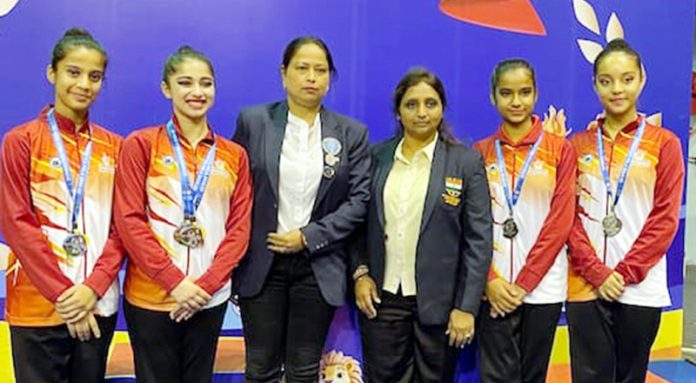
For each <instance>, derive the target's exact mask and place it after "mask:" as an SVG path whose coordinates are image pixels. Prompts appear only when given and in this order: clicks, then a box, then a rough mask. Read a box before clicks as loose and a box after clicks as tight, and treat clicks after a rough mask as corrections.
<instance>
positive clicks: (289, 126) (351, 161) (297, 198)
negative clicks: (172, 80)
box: [232, 37, 370, 383]
mask: <svg viewBox="0 0 696 383" xmlns="http://www.w3.org/2000/svg"><path fill="white" fill-rule="evenodd" d="M334 73H335V68H334V64H333V60H332V57H331V53H330V52H329V49H328V47H327V46H326V44H324V42H323V41H321V40H320V39H317V38H314V37H299V38H297V39H295V40H293V41H292V42H290V44H289V45H288V46H287V48H286V49H285V53H284V55H283V63H282V66H281V75H282V79H283V87H284V89H285V91H286V94H287V99H286V100H285V101H282V102H276V103H272V104H267V105H261V106H255V107H251V108H247V109H244V110H242V112H241V113H240V115H239V118H238V120H237V131H236V133H235V135H234V138H233V139H234V140H235V141H236V142H238V143H240V144H241V145H242V146H244V147H245V148H246V150H247V152H248V154H249V158H250V163H251V170H252V175H253V183H254V207H253V212H252V232H251V242H250V245H249V250H248V253H247V255H246V257H245V258H244V260H243V262H242V264H241V265H240V267H239V268H238V269H237V270H236V271H235V273H234V275H233V278H232V279H233V283H234V285H235V286H236V291H237V292H238V294H239V303H240V308H241V314H242V323H243V326H244V341H245V345H246V371H245V380H246V382H276V381H278V380H279V379H280V376H281V372H282V371H284V373H285V378H286V380H287V381H288V382H291V383H294V382H316V380H317V377H318V370H319V360H320V358H321V352H322V349H323V346H324V341H325V339H326V335H327V332H328V329H329V325H330V324H331V320H332V318H333V313H334V310H335V307H336V306H340V305H342V304H343V303H344V299H345V298H344V297H345V290H346V275H347V258H348V255H347V251H346V245H347V243H348V240H347V239H348V237H349V236H350V235H351V234H352V233H353V231H354V229H355V228H356V227H357V226H358V225H360V224H361V223H362V222H363V221H364V218H365V215H366V212H367V204H368V202H369V196H370V195H369V184H370V182H369V171H370V156H369V143H368V139H367V129H366V128H365V126H364V125H362V124H361V123H359V122H357V121H354V120H352V119H350V118H347V117H345V116H341V115H339V114H337V113H334V112H332V111H330V110H327V109H326V108H323V107H322V101H323V98H324V96H325V95H326V92H327V91H328V89H329V83H330V80H331V76H332V75H334Z"/></svg>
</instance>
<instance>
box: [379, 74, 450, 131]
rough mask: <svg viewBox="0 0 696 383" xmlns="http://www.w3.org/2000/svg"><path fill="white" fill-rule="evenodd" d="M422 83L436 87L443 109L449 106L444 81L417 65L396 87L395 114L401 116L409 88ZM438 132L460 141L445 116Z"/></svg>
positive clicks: (401, 129)
mask: <svg viewBox="0 0 696 383" xmlns="http://www.w3.org/2000/svg"><path fill="white" fill-rule="evenodd" d="M420 83H426V84H428V85H430V86H431V87H432V88H433V89H435V92H437V94H438V96H439V97H440V102H441V103H442V109H443V110H444V109H445V108H447V97H446V96H445V86H444V85H442V81H440V79H439V78H438V77H437V76H436V75H435V74H434V73H433V72H431V71H429V70H428V69H426V68H422V67H417V68H413V69H411V70H409V71H408V72H407V73H406V74H405V75H404V77H402V78H401V80H400V81H399V83H398V84H397V85H396V89H394V95H393V96H392V108H393V112H394V115H395V116H396V117H397V118H398V117H399V106H400V105H401V101H402V100H403V98H404V95H405V94H406V92H407V91H408V90H409V88H411V87H413V86H416V85H418V84H420ZM398 129H399V132H402V131H403V126H401V122H399V127H398ZM437 131H438V133H440V136H441V137H442V138H443V139H444V140H445V141H446V142H449V143H455V142H458V141H457V139H456V138H455V137H454V135H452V132H451V130H450V127H449V125H448V124H447V123H446V122H445V119H444V118H443V119H442V121H440V125H438V127H437Z"/></svg>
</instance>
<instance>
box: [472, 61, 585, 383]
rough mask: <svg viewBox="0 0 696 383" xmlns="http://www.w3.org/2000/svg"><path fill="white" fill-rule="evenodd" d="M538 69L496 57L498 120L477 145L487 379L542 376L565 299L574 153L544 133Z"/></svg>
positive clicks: (482, 331) (483, 376)
mask: <svg viewBox="0 0 696 383" xmlns="http://www.w3.org/2000/svg"><path fill="white" fill-rule="evenodd" d="M536 100H537V89H536V81H535V76H534V70H533V68H532V67H531V66H530V65H529V63H527V62H526V61H524V60H520V59H511V60H505V61H503V62H501V63H499V64H498V65H497V66H496V68H495V70H494V71H493V78H492V81H491V101H492V102H493V104H494V105H495V107H496V109H497V110H498V113H499V114H500V116H501V117H502V119H503V123H502V124H501V126H500V128H499V129H498V131H497V132H496V133H495V134H493V135H492V136H490V137H488V138H486V139H484V140H482V141H480V142H478V143H476V147H477V148H478V150H480V151H481V153H482V154H483V158H484V161H485V165H486V172H487V175H488V183H489V186H490V191H491V199H492V203H491V205H492V212H493V222H494V225H493V262H492V266H491V271H490V273H489V277H488V282H487V284H486V291H485V299H486V301H485V302H484V303H483V305H482V307H481V313H480V315H479V321H478V330H477V332H478V335H479V337H478V345H479V354H480V372H481V380H482V381H483V382H543V381H544V380H545V379H546V370H547V368H548V362H549V357H550V354H551V347H552V345H553V339H554V335H555V331H556V324H557V322H558V318H559V316H560V313H561V305H562V303H563V301H564V300H565V298H566V281H567V258H566V254H565V250H564V248H563V247H564V245H565V243H566V240H567V237H568V233H569V231H570V225H568V224H567V223H568V222H570V221H571V220H572V218H573V212H574V208H575V193H574V190H575V154H574V151H573V148H572V146H571V145H570V143H569V142H568V141H567V140H565V139H564V138H562V137H558V136H556V135H555V134H552V133H547V132H544V130H543V129H542V125H541V121H540V119H539V117H538V116H536V115H534V114H533V112H534V105H535V103H536Z"/></svg>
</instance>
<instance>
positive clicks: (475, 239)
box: [352, 137, 493, 325]
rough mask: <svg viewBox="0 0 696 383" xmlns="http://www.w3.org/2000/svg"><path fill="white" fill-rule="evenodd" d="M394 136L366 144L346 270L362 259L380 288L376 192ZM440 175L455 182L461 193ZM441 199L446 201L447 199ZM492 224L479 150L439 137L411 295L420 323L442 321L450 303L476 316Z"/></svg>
mask: <svg viewBox="0 0 696 383" xmlns="http://www.w3.org/2000/svg"><path fill="white" fill-rule="evenodd" d="M400 139H401V137H393V138H392V139H390V140H388V141H385V142H383V143H381V144H378V145H376V146H375V147H374V148H373V150H372V185H371V190H370V191H371V195H372V197H371V199H370V208H369V209H368V218H367V222H366V224H365V227H366V243H365V245H364V246H363V249H362V251H355V252H352V254H353V257H352V258H353V265H352V267H353V270H354V269H355V268H357V266H359V265H368V267H369V269H370V276H371V277H372V278H374V280H375V282H376V283H377V288H378V289H379V291H382V285H383V283H384V268H385V259H384V258H385V254H386V250H385V245H384V243H385V241H388V240H389V239H388V238H387V237H386V236H385V233H384V225H385V218H384V204H383V193H384V185H385V183H386V180H387V176H388V175H389V172H390V171H391V169H392V165H393V163H394V152H395V151H396V147H397V145H398V144H399V141H400ZM447 177H451V178H452V179H454V181H455V183H456V181H457V180H461V191H460V192H461V194H460V195H459V196H458V197H456V195H457V190H456V189H457V188H456V187H455V188H454V189H453V188H451V187H450V190H449V192H450V193H451V194H452V195H450V196H449V197H446V195H447V193H448V191H447V190H446V187H445V180H446V178H447ZM446 199H447V200H448V201H449V203H447V202H446ZM492 236H493V226H492V218H491V200H490V194H489V190H488V180H487V178H486V171H485V168H484V165H483V159H482V157H481V155H480V154H479V153H478V152H477V151H475V150H473V149H470V148H467V147H466V146H464V145H462V144H459V143H448V142H446V141H444V140H443V139H442V138H440V139H439V140H438V142H437V143H436V146H435V152H434V155H433V160H432V167H431V170H430V180H429V182H428V191H427V194H426V198H425V207H424V210H423V218H422V221H421V227H420V235H419V237H418V245H417V249H416V289H417V293H416V300H417V304H418V317H419V320H420V321H421V322H422V323H424V324H432V325H440V324H444V323H447V321H448V320H449V313H450V311H451V310H452V309H453V308H459V309H461V310H464V311H467V312H469V313H471V314H474V315H476V314H477V313H478V309H479V305H480V301H481V296H482V295H483V290H484V287H485V283H486V280H487V275H488V269H489V267H490V263H491V259H492V257H493V246H492V243H493V242H492Z"/></svg>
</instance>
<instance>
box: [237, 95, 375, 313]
mask: <svg viewBox="0 0 696 383" xmlns="http://www.w3.org/2000/svg"><path fill="white" fill-rule="evenodd" d="M320 118H321V135H322V139H324V138H326V137H334V138H336V139H338V140H339V141H340V142H341V146H342V149H341V152H340V153H339V154H338V157H339V162H338V163H337V164H336V165H335V166H334V169H335V174H334V175H333V176H332V177H331V178H327V177H325V176H323V177H322V179H321V183H320V184H319V190H318V192H317V198H316V201H315V203H314V208H313V210H312V217H311V219H310V223H309V224H308V225H307V226H305V227H304V228H302V232H303V233H304V235H305V238H306V240H307V249H306V250H305V251H304V255H305V256H307V257H308V258H309V259H310V261H311V265H312V270H313V271H314V276H315V278H316V279H317V282H318V284H319V288H320V289H321V293H322V296H323V297H324V299H325V300H326V301H327V302H328V303H329V304H331V305H334V306H340V305H342V304H343V303H344V302H345V292H346V273H347V270H346V268H347V264H348V261H347V258H348V255H347V250H346V244H347V242H348V240H347V239H348V237H349V236H350V235H351V234H352V233H353V231H354V230H355V228H356V227H358V226H359V225H360V224H362V223H363V222H364V220H365V215H366V213H367V204H368V202H369V198H370V191H369V188H370V153H369V142H368V138H367V129H366V128H365V126H364V125H363V124H361V123H359V122H357V121H355V120H352V119H350V118H348V117H345V116H342V115H339V114H337V113H334V112H332V111H330V110H327V109H323V108H322V110H321V112H320ZM287 121H288V105H287V103H286V102H277V103H272V104H267V105H260V106H254V107H250V108H246V109H243V110H242V111H241V112H240V114H239V117H238V118H237V130H236V132H235V134H234V137H233V138H232V139H233V140H234V141H236V142H238V143H239V144H241V145H242V146H243V147H244V148H246V150H247V152H248V154H249V162H250V165H251V173H252V177H253V183H254V206H253V209H252V227H251V240H250V243H249V249H248V251H247V254H246V256H245V257H244V258H243V259H242V262H241V263H240V265H239V267H238V268H237V269H236V270H235V272H234V275H233V278H232V280H233V283H234V285H235V291H236V292H237V293H238V294H239V295H240V296H242V297H251V296H254V295H256V294H258V293H259V292H260V291H261V288H262V287H263V285H264V282H265V281H266V276H267V274H268V271H269V270H270V267H271V264H272V263H273V257H274V256H275V254H274V253H272V252H271V251H270V250H268V248H267V244H266V238H267V236H268V233H269V232H275V231H276V230H277V228H278V166H279V163H280V150H281V146H282V143H283V137H284V135H285V125H287ZM278 256H281V257H282V256H284V255H278Z"/></svg>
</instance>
